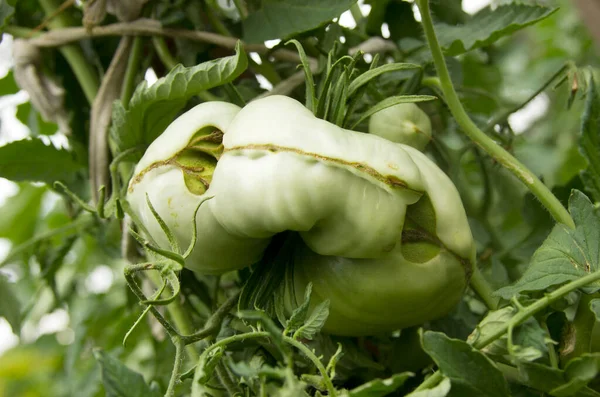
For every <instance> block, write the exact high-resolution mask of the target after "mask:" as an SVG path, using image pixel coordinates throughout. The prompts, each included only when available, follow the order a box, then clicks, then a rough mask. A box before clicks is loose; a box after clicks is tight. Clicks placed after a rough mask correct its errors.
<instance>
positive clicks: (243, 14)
mask: <svg viewBox="0 0 600 397" xmlns="http://www.w3.org/2000/svg"><path fill="white" fill-rule="evenodd" d="M233 4H235V8H237V10H238V12H239V13H240V18H242V20H243V19H246V18H248V7H246V3H245V2H244V0H233Z"/></svg>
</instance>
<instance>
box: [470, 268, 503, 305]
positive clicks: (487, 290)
mask: <svg viewBox="0 0 600 397" xmlns="http://www.w3.org/2000/svg"><path fill="white" fill-rule="evenodd" d="M471 288H473V290H475V292H476V293H477V295H479V297H480V298H481V299H482V300H483V302H484V303H485V305H486V306H487V307H488V309H490V310H496V309H497V308H498V301H499V299H498V298H496V297H494V289H493V288H492V286H491V285H490V284H489V283H488V282H487V280H486V279H485V277H483V274H482V273H481V271H480V270H479V268H478V267H477V264H475V266H474V268H473V275H472V276H471Z"/></svg>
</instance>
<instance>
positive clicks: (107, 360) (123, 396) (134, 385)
mask: <svg viewBox="0 0 600 397" xmlns="http://www.w3.org/2000/svg"><path fill="white" fill-rule="evenodd" d="M94 355H95V356H96V359H97V360H98V362H99V363H100V367H101V368H102V382H103V383H104V390H105V392H106V396H107V397H142V396H144V397H146V396H148V397H159V396H160V395H161V393H160V391H159V390H157V389H154V388H151V387H150V386H148V385H147V384H146V382H145V381H144V378H143V377H142V376H141V375H140V374H139V373H137V372H134V371H132V370H130V369H129V368H127V367H126V366H125V365H123V363H121V362H120V361H119V360H117V359H116V358H114V357H112V356H111V355H110V354H107V353H105V352H104V351H102V350H96V351H95V352H94Z"/></svg>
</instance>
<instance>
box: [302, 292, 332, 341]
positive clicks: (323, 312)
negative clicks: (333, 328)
mask: <svg viewBox="0 0 600 397" xmlns="http://www.w3.org/2000/svg"><path fill="white" fill-rule="evenodd" d="M327 317H329V299H328V300H326V301H323V302H321V303H319V304H318V305H317V306H315V308H314V309H313V311H312V312H311V313H310V317H308V319H307V320H306V322H305V323H304V324H303V325H302V326H301V327H300V328H298V330H297V331H296V332H295V333H294V339H298V338H306V339H312V338H313V337H314V336H315V334H316V333H318V332H320V331H321V328H323V325H325V321H327Z"/></svg>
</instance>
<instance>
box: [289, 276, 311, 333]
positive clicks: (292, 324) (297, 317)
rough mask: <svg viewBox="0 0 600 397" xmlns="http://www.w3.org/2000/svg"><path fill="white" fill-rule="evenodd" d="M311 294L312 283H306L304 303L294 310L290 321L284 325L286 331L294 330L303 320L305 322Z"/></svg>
mask: <svg viewBox="0 0 600 397" xmlns="http://www.w3.org/2000/svg"><path fill="white" fill-rule="evenodd" d="M311 292H312V283H308V285H307V286H306V291H304V302H302V304H301V305H300V306H298V307H297V308H295V309H294V311H293V312H292V315H291V316H290V319H289V320H288V322H287V324H286V327H285V329H286V331H291V330H295V329H297V328H298V327H300V326H301V325H302V324H303V323H304V320H306V316H307V315H308V308H309V305H310V294H311Z"/></svg>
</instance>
